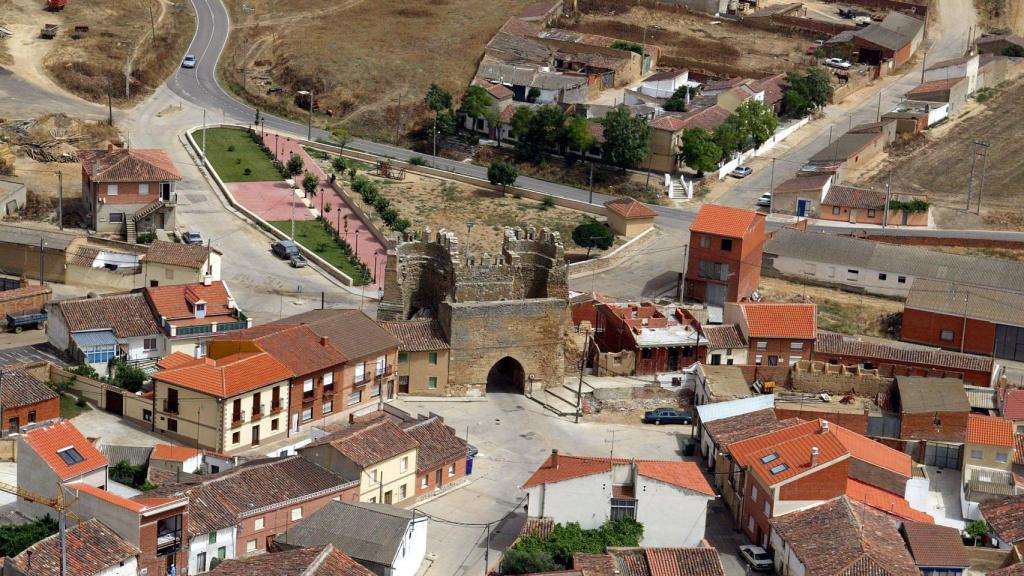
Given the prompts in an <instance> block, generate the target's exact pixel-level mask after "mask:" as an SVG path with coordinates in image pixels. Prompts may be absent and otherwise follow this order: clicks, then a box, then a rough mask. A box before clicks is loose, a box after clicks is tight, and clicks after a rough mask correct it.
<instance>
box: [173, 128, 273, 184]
mask: <svg viewBox="0 0 1024 576" xmlns="http://www.w3.org/2000/svg"><path fill="white" fill-rule="evenodd" d="M203 132H204V131H203V130H197V131H196V132H195V133H194V134H192V137H193V138H195V141H196V144H198V145H199V146H202V145H203ZM205 132H206V156H207V157H208V158H209V159H210V163H211V164H213V168H214V169H215V170H217V175H218V176H220V179H221V180H223V181H224V182H276V181H278V180H281V174H280V173H278V171H277V170H275V169H274V165H273V164H272V163H271V161H270V158H269V157H268V156H267V155H266V154H264V153H263V151H262V150H260V148H259V145H258V144H256V143H255V142H253V140H252V137H251V136H249V134H248V132H246V131H245V130H239V129H237V128H207V129H206V130H205ZM231 146H234V150H232V151H229V150H228V148H229V147H231ZM246 168H249V169H250V170H251V173H250V174H248V175H246V174H245V169H246Z"/></svg>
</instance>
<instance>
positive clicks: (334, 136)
mask: <svg viewBox="0 0 1024 576" xmlns="http://www.w3.org/2000/svg"><path fill="white" fill-rule="evenodd" d="M331 141H332V142H334V143H335V144H337V145H338V148H340V149H341V151H342V152H344V151H345V146H346V145H348V143H349V142H351V141H352V134H350V133H349V131H348V128H345V127H344V126H335V127H334V128H331ZM339 158H340V156H339Z"/></svg>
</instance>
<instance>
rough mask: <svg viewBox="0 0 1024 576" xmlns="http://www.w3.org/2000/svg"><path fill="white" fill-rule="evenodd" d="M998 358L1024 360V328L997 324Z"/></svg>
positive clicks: (996, 348)
mask: <svg viewBox="0 0 1024 576" xmlns="http://www.w3.org/2000/svg"><path fill="white" fill-rule="evenodd" d="M993 354H994V355H995V357H996V358H1006V359H1007V360H1024V328H1018V327H1016V326H1006V325H1005V324H996V345H995V349H994V352H993Z"/></svg>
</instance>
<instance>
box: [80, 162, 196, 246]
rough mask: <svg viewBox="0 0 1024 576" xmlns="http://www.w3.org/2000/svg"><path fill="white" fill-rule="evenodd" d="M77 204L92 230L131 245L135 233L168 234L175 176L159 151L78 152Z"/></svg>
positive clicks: (178, 176) (178, 175)
mask: <svg viewBox="0 0 1024 576" xmlns="http://www.w3.org/2000/svg"><path fill="white" fill-rule="evenodd" d="M78 160H79V162H80V163H81V164H82V201H83V204H84V205H85V208H86V211H87V213H86V218H87V219H88V221H89V223H90V225H89V227H90V228H92V229H93V230H95V231H97V232H100V233H105V234H118V235H124V236H126V237H127V239H128V241H129V242H135V240H136V238H137V235H138V233H139V232H151V231H154V230H173V229H174V226H175V218H174V207H175V204H176V202H177V194H176V192H175V188H176V185H177V183H178V181H179V180H181V173H180V172H178V169H177V168H175V166H174V162H173V161H172V160H171V157H170V156H168V155H167V153H166V152H164V151H163V150H126V149H119V148H116V147H114V146H113V145H110V146H108V147H107V149H106V150H79V151H78Z"/></svg>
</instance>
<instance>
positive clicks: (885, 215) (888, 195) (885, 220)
mask: <svg viewBox="0 0 1024 576" xmlns="http://www.w3.org/2000/svg"><path fill="white" fill-rule="evenodd" d="M891 199H892V167H891V166H890V167H889V179H888V180H887V181H886V183H885V206H884V207H883V210H882V230H885V227H886V225H888V224H889V201H890V200H891Z"/></svg>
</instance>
